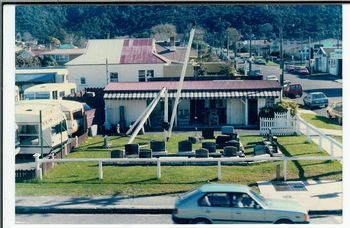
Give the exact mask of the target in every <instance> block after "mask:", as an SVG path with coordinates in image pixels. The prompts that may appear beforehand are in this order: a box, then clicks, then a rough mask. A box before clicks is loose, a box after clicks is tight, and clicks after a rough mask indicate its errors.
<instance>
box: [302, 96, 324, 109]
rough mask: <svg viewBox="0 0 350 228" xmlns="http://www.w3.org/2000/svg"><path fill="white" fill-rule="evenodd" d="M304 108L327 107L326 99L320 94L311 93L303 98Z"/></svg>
mask: <svg viewBox="0 0 350 228" xmlns="http://www.w3.org/2000/svg"><path fill="white" fill-rule="evenodd" d="M303 101H304V104H305V106H308V107H310V108H313V107H321V106H325V107H327V106H328V97H327V96H326V95H325V94H324V93H322V92H313V93H310V94H309V95H307V96H305V97H304V99H303Z"/></svg>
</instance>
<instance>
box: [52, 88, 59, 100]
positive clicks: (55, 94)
mask: <svg viewBox="0 0 350 228" xmlns="http://www.w3.org/2000/svg"><path fill="white" fill-rule="evenodd" d="M57 98H58V97H57V90H55V91H52V99H57Z"/></svg>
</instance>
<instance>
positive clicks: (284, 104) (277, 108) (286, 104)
mask: <svg viewBox="0 0 350 228" xmlns="http://www.w3.org/2000/svg"><path fill="white" fill-rule="evenodd" d="M288 108H290V114H291V115H292V116H295V115H296V114H297V112H298V104H297V103H296V102H295V101H291V100H282V101H281V102H279V103H277V104H274V105H273V106H271V107H266V106H265V107H263V108H262V109H261V110H260V113H259V116H260V117H267V118H274V117H275V113H276V112H287V111H288Z"/></svg>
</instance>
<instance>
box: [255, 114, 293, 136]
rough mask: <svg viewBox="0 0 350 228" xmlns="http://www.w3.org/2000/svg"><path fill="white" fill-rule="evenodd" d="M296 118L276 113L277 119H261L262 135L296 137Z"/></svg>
mask: <svg viewBox="0 0 350 228" xmlns="http://www.w3.org/2000/svg"><path fill="white" fill-rule="evenodd" d="M296 121H297V120H296V118H295V117H293V116H292V115H291V114H290V109H288V111H287V112H282V113H275V118H260V135H267V134H269V129H271V131H272V134H273V135H294V134H296V133H297V124H296Z"/></svg>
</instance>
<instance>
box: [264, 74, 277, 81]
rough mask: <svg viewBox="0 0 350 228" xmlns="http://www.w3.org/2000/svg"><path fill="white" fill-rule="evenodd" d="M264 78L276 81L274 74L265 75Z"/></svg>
mask: <svg viewBox="0 0 350 228" xmlns="http://www.w3.org/2000/svg"><path fill="white" fill-rule="evenodd" d="M266 80H271V81H276V82H278V78H277V76H276V75H267V76H266Z"/></svg>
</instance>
